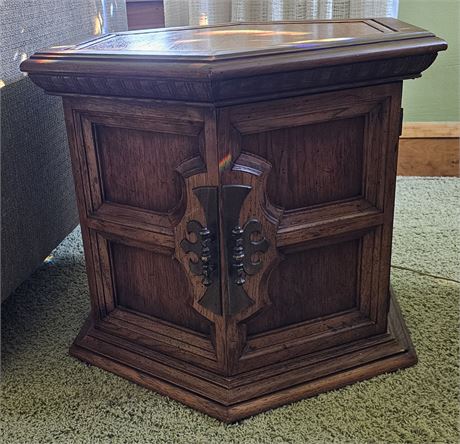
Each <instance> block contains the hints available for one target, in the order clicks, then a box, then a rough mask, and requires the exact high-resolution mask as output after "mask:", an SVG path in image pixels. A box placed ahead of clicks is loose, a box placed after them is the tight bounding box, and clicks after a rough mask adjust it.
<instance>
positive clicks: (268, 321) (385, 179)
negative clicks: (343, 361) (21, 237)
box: [64, 83, 401, 376]
mask: <svg viewBox="0 0 460 444" xmlns="http://www.w3.org/2000/svg"><path fill="white" fill-rule="evenodd" d="M400 94H401V87H400V84H398V83H395V84H389V85H380V86H373V87H366V88H359V89H350V90H344V91H340V92H330V93H322V94H316V95H309V96H300V97H295V98H287V99H277V100H270V101H263V102H256V103H250V104H242V105H234V106H224V107H205V106H192V105H185V104H184V105H181V104H177V105H174V104H165V103H146V102H142V101H128V102H122V101H119V100H116V99H98V100H92V99H90V100H88V99H81V98H66V99H65V101H64V104H65V111H66V119H67V124H68V131H69V138H70V141H71V154H72V157H73V159H72V160H73V166H74V173H75V179H76V184H77V197H78V200H79V209H80V218H81V225H82V234H83V240H84V247H85V255H86V261H87V269H88V278H89V286H90V292H91V301H92V312H93V318H94V322H95V324H96V326H97V328H98V329H99V330H100V331H101V332H102V333H101V334H105V335H106V336H105V340H107V341H113V342H114V343H116V344H118V345H120V346H123V343H128V342H129V343H130V344H131V346H132V345H133V344H135V346H136V347H138V348H139V350H142V353H144V354H145V355H146V356H150V357H152V358H155V359H157V360H159V361H161V360H162V359H168V362H169V363H170V364H171V363H174V365H177V366H178V367H181V366H184V365H185V364H184V363H187V364H192V365H196V366H198V367H200V368H202V369H204V370H209V371H210V372H213V373H214V374H215V373H218V374H221V375H224V376H231V375H238V374H241V373H245V372H249V371H251V370H256V369H258V368H260V367H267V366H270V365H273V366H276V364H277V362H281V361H286V360H287V359H291V358H292V359H296V358H299V357H304V356H306V355H309V354H312V353H321V350H324V349H326V348H331V347H334V346H337V345H340V344H343V343H346V342H352V341H359V340H360V339H363V338H368V337H369V336H372V335H374V334H375V335H377V334H379V333H383V332H384V331H385V330H386V327H387V326H386V318H387V310H388V291H389V289H388V286H389V268H390V251H391V229H392V226H391V225H392V222H391V221H392V216H393V197H394V189H393V186H392V185H391V184H392V183H393V181H394V175H395V160H396V149H397V140H398V130H397V129H398V121H399V117H400ZM156 371H160V370H158V369H157V370H156Z"/></svg>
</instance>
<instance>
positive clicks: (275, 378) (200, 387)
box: [70, 292, 417, 422]
mask: <svg viewBox="0 0 460 444" xmlns="http://www.w3.org/2000/svg"><path fill="white" fill-rule="evenodd" d="M390 298H391V299H390V301H391V302H390V310H389V315H388V331H387V333H386V334H382V335H377V336H374V337H371V338H367V339H364V340H359V341H355V342H352V343H348V344H344V345H340V346H337V347H333V348H329V349H326V350H322V351H319V352H315V353H312V354H309V355H305V356H302V357H300V358H295V359H292V360H291V361H288V362H283V363H280V364H272V365H270V366H267V367H261V368H258V369H256V370H253V371H250V372H247V373H243V374H240V375H236V376H231V377H223V376H220V375H218V374H214V373H211V372H209V371H208V370H203V369H201V368H199V367H197V366H192V365H190V364H186V365H184V364H185V363H180V362H178V361H177V360H174V359H172V358H169V357H167V356H166V355H161V356H160V355H159V354H158V355H157V354H156V353H155V352H152V350H150V349H147V348H143V347H140V346H139V345H135V344H133V343H129V342H127V341H125V340H123V339H121V338H119V337H116V336H113V335H109V334H107V333H105V332H103V331H102V330H101V329H99V328H98V327H97V326H95V325H94V324H93V322H92V321H91V320H90V319H88V321H87V322H86V324H85V325H84V326H83V328H82V330H81V332H80V334H79V336H78V337H77V338H76V340H75V342H74V343H73V345H72V347H71V348H70V354H71V355H72V356H74V357H76V358H78V359H80V360H81V361H84V362H87V363H89V364H93V365H95V366H97V367H100V368H103V369H105V370H107V371H110V372H112V373H115V374H117V375H119V376H122V377H124V378H126V379H129V380H131V381H133V382H135V383H137V384H140V385H142V386H144V387H146V388H148V389H151V390H154V391H156V392H158V393H160V394H162V395H164V396H168V397H170V398H172V399H175V400H177V401H180V402H182V403H184V404H186V405H188V406H190V407H192V408H194V409H197V410H200V411H202V412H204V413H206V414H208V415H210V416H213V417H215V418H218V419H220V420H222V421H225V422H235V421H238V420H240V419H243V418H246V417H248V416H251V415H254V414H257V413H260V412H263V411H266V410H269V409H272V408H275V407H278V406H281V405H283V404H287V403H292V402H295V401H298V400H301V399H304V398H308V397H311V396H315V395H318V394H319V393H322V392H326V391H329V390H333V389H337V388H340V387H343V386H345V385H348V384H352V383H354V382H357V381H361V380H365V379H369V378H371V377H374V376H377V375H380V374H382V373H386V372H391V371H395V370H397V369H401V368H406V367H409V366H411V365H414V364H415V363H416V362H417V356H416V353H415V350H414V347H413V345H412V342H411V340H410V337H409V333H408V331H407V327H406V325H405V322H404V319H403V318H402V315H401V311H400V308H399V305H398V303H397V301H396V299H395V297H394V294H393V292H391V295H390ZM156 355H157V356H156ZM280 375H282V378H281V377H280ZM283 386H284V387H283Z"/></svg>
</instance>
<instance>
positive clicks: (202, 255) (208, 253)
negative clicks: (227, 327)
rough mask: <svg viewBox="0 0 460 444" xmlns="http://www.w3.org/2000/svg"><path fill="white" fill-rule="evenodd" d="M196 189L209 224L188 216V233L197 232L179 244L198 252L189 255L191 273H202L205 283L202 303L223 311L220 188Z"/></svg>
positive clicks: (216, 311) (214, 310)
mask: <svg viewBox="0 0 460 444" xmlns="http://www.w3.org/2000/svg"><path fill="white" fill-rule="evenodd" d="M193 192H194V194H195V195H196V197H197V198H198V200H199V201H200V204H201V206H202V207H203V210H204V213H205V217H206V226H203V225H202V224H201V223H200V222H198V221H197V220H189V221H188V222H187V234H188V235H191V234H194V235H195V237H196V240H195V241H194V242H192V241H190V240H189V239H187V238H184V239H182V240H181V242H180V246H181V248H182V250H183V251H184V253H186V254H188V253H194V255H195V256H196V258H189V268H190V271H191V272H192V274H194V275H195V276H201V277H202V279H201V283H202V284H203V285H204V286H205V287H206V291H205V293H204V295H203V297H202V298H201V299H200V301H199V303H200V304H201V305H202V306H203V307H205V308H207V309H209V310H211V311H213V312H214V313H216V314H221V313H222V303H221V297H220V270H219V240H218V238H217V236H218V234H217V233H219V228H218V227H219V225H218V221H217V188H216V187H198V188H194V189H193Z"/></svg>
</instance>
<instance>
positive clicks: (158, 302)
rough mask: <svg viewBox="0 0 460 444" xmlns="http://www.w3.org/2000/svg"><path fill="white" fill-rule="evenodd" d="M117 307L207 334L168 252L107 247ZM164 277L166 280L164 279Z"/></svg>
mask: <svg viewBox="0 0 460 444" xmlns="http://www.w3.org/2000/svg"><path fill="white" fill-rule="evenodd" d="M110 250H111V256H112V263H113V265H112V266H113V276H114V280H115V295H116V301H117V306H118V307H125V308H129V309H130V310H133V311H135V312H138V313H144V314H147V315H150V316H155V317H157V318H160V319H163V320H165V321H168V322H171V323H173V324H176V325H180V326H183V327H186V328H189V329H190V330H196V331H198V332H201V333H204V334H208V335H209V333H210V323H209V321H207V320H206V319H205V318H202V317H201V316H200V315H199V314H198V313H197V312H196V311H195V310H193V309H192V307H191V306H192V293H191V291H190V288H189V286H188V283H187V277H186V276H185V274H184V272H183V270H182V269H181V267H180V265H179V264H178V263H177V262H176V261H174V259H173V257H172V255H171V253H170V254H169V255H166V254H158V253H153V252H148V251H145V250H141V249H139V248H133V247H129V246H125V245H123V244H117V243H112V244H111V245H110ZM165 277H166V279H165Z"/></svg>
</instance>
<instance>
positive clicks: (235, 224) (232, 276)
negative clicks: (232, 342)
mask: <svg viewBox="0 0 460 444" xmlns="http://www.w3.org/2000/svg"><path fill="white" fill-rule="evenodd" d="M250 191H251V187H250V186H248V185H224V186H223V187H222V193H223V196H222V198H223V202H224V205H223V212H224V213H223V232H224V237H225V252H226V253H225V255H226V256H227V257H228V267H227V272H228V275H229V279H228V314H230V315H234V314H236V313H238V312H239V311H241V310H244V309H245V308H247V307H249V306H250V305H251V304H253V301H252V299H251V298H250V297H249V296H248V295H247V293H246V291H245V289H244V287H243V285H244V284H245V282H246V279H247V276H248V275H253V274H256V273H257V272H258V271H259V270H260V268H261V267H262V262H261V260H260V259H259V260H256V261H253V256H254V255H255V254H256V253H265V252H266V251H267V250H268V247H269V243H268V240H267V239H265V238H264V237H262V236H260V237H261V239H260V240H253V239H251V236H252V234H253V233H261V232H262V227H261V224H260V222H259V221H258V220H257V219H250V220H249V221H248V222H246V223H245V224H244V226H243V227H241V226H240V225H239V216H240V212H241V208H242V206H243V202H244V200H245V199H246V197H247V196H248V194H249V192H250Z"/></svg>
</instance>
